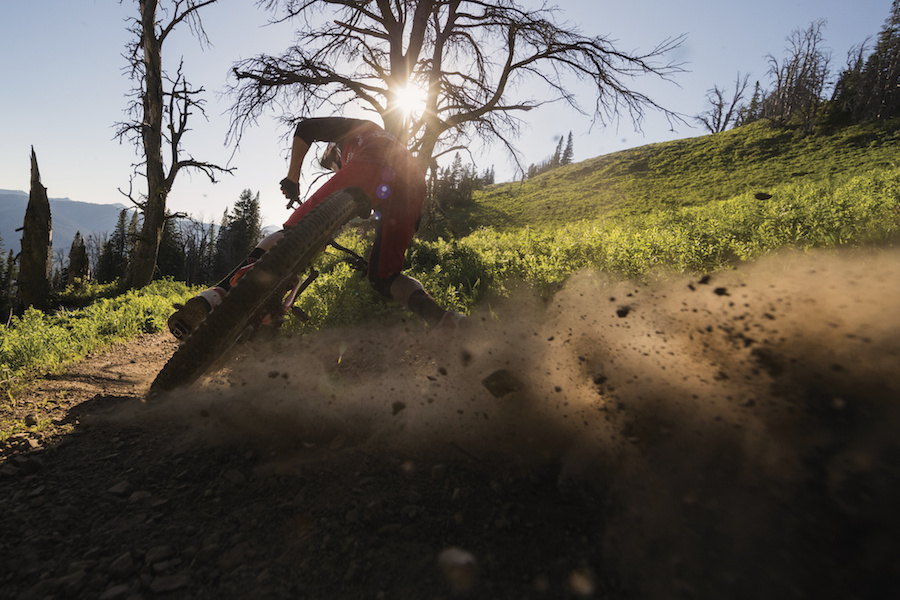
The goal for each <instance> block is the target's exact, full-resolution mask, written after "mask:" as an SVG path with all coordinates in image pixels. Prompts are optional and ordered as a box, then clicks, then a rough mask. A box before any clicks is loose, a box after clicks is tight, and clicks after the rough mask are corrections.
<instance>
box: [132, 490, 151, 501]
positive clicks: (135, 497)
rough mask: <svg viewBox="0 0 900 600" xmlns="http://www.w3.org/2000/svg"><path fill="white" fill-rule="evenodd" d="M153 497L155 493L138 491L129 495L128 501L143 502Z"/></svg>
mask: <svg viewBox="0 0 900 600" xmlns="http://www.w3.org/2000/svg"><path fill="white" fill-rule="evenodd" d="M152 497H153V494H151V493H150V492H144V491H137V492H134V493H133V494H131V495H130V496H129V497H128V502H132V503H134V502H143V501H144V500H149V499H150V498H152Z"/></svg>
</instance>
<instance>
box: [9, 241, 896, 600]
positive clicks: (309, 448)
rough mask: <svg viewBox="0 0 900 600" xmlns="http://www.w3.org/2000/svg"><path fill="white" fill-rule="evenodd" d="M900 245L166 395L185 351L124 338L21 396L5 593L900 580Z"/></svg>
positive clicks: (559, 307) (888, 583) (317, 354)
mask: <svg viewBox="0 0 900 600" xmlns="http://www.w3.org/2000/svg"><path fill="white" fill-rule="evenodd" d="M897 258H898V257H897V254H896V253H892V252H867V253H859V254H854V255H850V256H841V257H835V256H830V255H821V254H818V255H806V256H802V257H787V258H780V259H772V260H770V261H767V262H766V263H763V264H761V265H746V266H742V267H740V268H738V269H736V270H735V271H732V272H728V273H723V274H718V275H715V276H713V277H711V278H702V279H698V278H684V279H678V280H667V281H658V282H652V283H644V284H640V285H638V284H633V283H616V282H611V281H609V280H607V279H605V278H604V277H602V276H600V275H597V274H583V275H581V276H578V277H575V278H574V279H573V281H572V282H571V283H570V285H569V286H567V288H566V289H565V290H563V291H561V292H560V293H559V294H558V295H557V296H556V297H555V298H554V299H553V301H552V302H549V303H545V302H541V301H539V300H537V299H533V298H529V297H528V295H527V294H526V293H524V292H521V293H518V294H516V295H515V296H514V297H515V299H516V300H515V301H513V302H503V303H499V302H497V303H491V304H490V306H485V307H484V308H483V309H482V310H481V311H479V313H476V314H475V315H473V318H472V320H471V321H472V327H471V328H469V329H468V330H467V331H464V332H462V333H460V334H458V335H456V336H450V337H441V336H438V335H435V334H433V333H425V332H423V331H422V330H421V329H420V328H419V327H418V325H417V324H414V323H409V324H405V325H404V324H400V325H392V326H384V327H381V328H377V329H366V330H361V329H347V330H340V331H330V332H326V333H323V334H320V335H316V336H306V337H303V338H294V339H287V340H280V341H278V342H277V343H275V344H273V345H267V346H261V347H251V348H248V353H247V354H246V355H245V356H242V357H239V358H238V359H236V360H235V361H234V362H233V363H232V364H230V365H229V366H228V367H227V368H226V369H225V370H223V371H222V372H220V373H218V374H216V375H215V376H214V377H212V378H210V379H208V380H206V381H204V382H202V384H201V385H199V386H198V387H196V388H194V389H191V390H181V391H178V392H176V393H173V394H172V395H171V396H169V397H167V398H164V399H162V401H160V402H159V403H155V404H146V403H145V402H144V401H143V396H144V394H145V392H146V390H147V388H148V386H149V384H150V382H151V381H152V378H153V377H154V375H155V373H156V372H157V371H158V370H159V369H160V368H161V367H162V365H163V364H164V362H165V360H166V359H167V358H168V356H169V355H170V354H171V353H172V351H173V350H174V349H175V346H174V344H173V343H172V342H171V341H170V340H169V339H167V337H166V336H165V335H154V336H146V337H143V338H141V339H138V340H135V341H133V342H131V343H129V344H123V345H120V346H117V347H114V348H112V349H110V350H109V351H108V352H106V353H103V354H102V355H97V356H91V357H88V358H87V359H86V360H84V361H82V362H79V363H78V364H75V365H72V366H71V368H69V369H68V370H67V371H65V372H64V373H62V374H59V375H54V376H51V377H47V378H44V379H42V380H40V381H37V382H35V383H34V384H33V385H32V386H31V387H30V388H29V389H28V390H25V391H23V392H20V393H16V394H15V395H13V396H12V397H10V398H9V400H8V401H7V402H5V403H4V406H3V408H2V409H0V420H2V421H3V422H4V423H6V424H8V423H11V422H13V421H16V422H20V423H24V424H26V425H27V431H26V432H25V433H20V434H16V435H14V436H12V437H11V438H10V439H9V440H8V441H7V443H6V444H5V446H4V447H3V448H2V463H0V597H2V598H16V599H18V598H22V599H26V598H67V597H71V598H104V599H114V598H123V599H124V598H147V599H151V598H217V599H219V598H328V599H333V598H416V599H419V598H428V599H432V598H435V599H437V598H454V597H462V598H515V599H523V598H761V597H765V598H881V597H890V596H893V595H896V593H897V589H898V583H900V561H898V558H897V557H898V556H900V517H898V513H897V509H896V507H897V506H898V502H900V438H898V436H897V433H896V432H897V425H898V423H900V419H898V402H900V382H898V379H900V377H898V373H900V311H898V301H897V298H898V297H900V261H898V259H897ZM6 426H7V425H4V427H6Z"/></svg>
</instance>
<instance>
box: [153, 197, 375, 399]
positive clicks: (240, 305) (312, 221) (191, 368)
mask: <svg viewBox="0 0 900 600" xmlns="http://www.w3.org/2000/svg"><path fill="white" fill-rule="evenodd" d="M370 214H371V202H370V200H369V198H368V196H367V195H366V193H365V192H364V191H363V190H361V189H360V188H355V187H352V188H347V189H344V190H340V191H338V192H335V193H333V194H331V195H330V196H328V197H327V198H325V199H324V200H323V201H322V202H320V203H319V204H318V205H317V206H316V207H315V208H313V209H312V210H311V211H310V212H309V214H308V215H307V216H306V217H304V218H303V219H302V220H301V221H300V222H299V223H297V224H296V225H294V226H293V227H290V228H287V229H286V230H285V233H284V236H283V237H282V238H281V239H280V240H279V241H278V243H276V244H275V245H274V246H273V247H272V248H271V249H269V250H268V251H267V252H266V253H265V254H263V255H262V256H261V257H260V258H259V260H257V261H256V262H255V263H253V264H252V266H251V268H248V269H247V270H246V272H245V273H244V274H243V276H242V277H241V278H240V279H239V280H238V281H237V283H236V284H235V285H234V286H233V287H232V288H231V289H230V290H228V293H226V294H225V297H224V298H223V299H222V302H221V304H219V305H218V306H216V307H215V308H214V309H213V310H212V311H211V312H210V313H209V315H208V316H207V317H206V319H205V320H204V321H202V322H201V323H200V324H199V325H198V326H197V327H196V329H194V331H193V332H191V334H190V336H188V338H187V339H186V340H185V341H184V343H182V344H181V346H180V347H179V348H178V350H176V351H175V354H173V355H172V357H171V358H170V359H169V361H168V362H167V363H166V365H165V366H164V367H163V368H162V370H161V371H160V372H159V374H158V375H157V376H156V379H155V380H154V381H153V383H152V384H151V386H150V392H149V396H148V397H149V398H155V397H157V396H159V395H160V394H161V393H164V392H167V391H171V390H173V389H175V388H178V387H184V386H189V385H191V384H193V383H195V382H196V381H197V380H198V379H199V378H200V377H202V376H203V375H204V374H206V373H207V372H208V371H210V370H211V369H212V368H213V367H214V366H215V365H216V364H217V363H218V362H219V361H220V359H222V358H223V357H224V356H225V355H226V354H228V353H229V352H230V351H231V350H232V348H234V346H235V345H236V344H239V343H242V342H244V341H246V340H248V339H249V338H250V337H251V336H252V335H253V334H254V333H256V332H257V331H259V330H260V328H262V327H264V326H266V325H269V324H272V323H278V322H280V320H281V319H282V318H283V317H284V316H285V315H286V314H287V313H288V312H290V311H291V309H292V307H293V303H294V301H295V300H296V299H297V297H298V296H299V294H301V293H302V292H303V290H304V289H306V286H308V285H309V284H310V283H311V281H312V280H313V279H314V278H315V276H316V275H317V273H316V271H315V270H314V269H312V268H311V265H312V263H313V262H314V261H315V259H316V258H317V257H318V256H319V255H320V254H321V253H322V252H323V251H324V250H325V248H326V247H327V246H328V245H335V244H334V243H333V239H334V236H335V235H337V233H338V232H339V231H340V229H341V228H343V227H344V225H346V224H347V223H348V222H349V221H350V220H352V219H354V218H356V217H360V218H363V219H365V218H368V217H369V215H370ZM335 247H337V248H339V249H341V250H347V249H345V248H343V247H341V246H338V245H335ZM348 252H349V250H348ZM354 256H356V255H354ZM356 258H357V259H358V260H360V261H363V260H364V259H362V258H361V257H359V256H356ZM305 272H309V274H308V275H307V277H306V278H302V277H301V275H303V274H304V273H305Z"/></svg>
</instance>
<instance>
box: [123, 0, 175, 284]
mask: <svg viewBox="0 0 900 600" xmlns="http://www.w3.org/2000/svg"><path fill="white" fill-rule="evenodd" d="M156 8H157V0H141V2H140V9H141V29H142V32H143V36H142V45H143V49H144V77H145V85H146V86H147V87H146V89H145V90H144V94H143V106H144V120H143V124H142V130H141V136H142V138H143V144H144V153H145V156H146V157H147V199H146V201H145V203H144V207H143V213H144V224H143V226H142V227H141V234H140V236H139V237H138V239H137V242H136V244H135V250H134V262H133V263H132V264H131V272H130V274H129V277H128V286H129V287H132V288H140V287H143V286H145V285H147V284H148V283H150V282H151V281H152V280H153V274H154V272H155V270H156V257H157V254H158V253H159V242H160V240H161V239H162V231H163V225H164V224H165V216H166V199H167V197H168V195H169V185H170V183H169V182H168V181H167V180H166V176H165V168H164V166H163V158H162V142H163V136H162V127H163V79H162V50H161V47H160V40H159V38H157V36H156V29H155V27H156Z"/></svg>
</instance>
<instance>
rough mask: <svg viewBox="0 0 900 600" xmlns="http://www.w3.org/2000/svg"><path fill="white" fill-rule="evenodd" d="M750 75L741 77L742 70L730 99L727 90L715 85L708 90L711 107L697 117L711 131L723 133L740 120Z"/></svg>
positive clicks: (707, 95)
mask: <svg viewBox="0 0 900 600" xmlns="http://www.w3.org/2000/svg"><path fill="white" fill-rule="evenodd" d="M749 80H750V75H749V74H747V75H744V77H743V78H742V77H741V74H740V72H739V73H738V74H737V76H736V77H735V79H734V93H733V94H732V96H731V100H730V101H729V100H728V99H727V98H726V96H725V90H724V89H719V86H714V87H713V89H711V90H709V91H707V92H706V101H707V102H709V104H710V107H709V109H708V110H706V112H702V113H700V114H699V115H697V116H696V117H695V119H696V120H697V121H699V122H700V124H702V125H703V126H704V127H705V128H706V130H707V131H709V132H710V133H721V132H723V131H725V130H726V129H728V127H729V126H730V125H732V124H734V123H736V122H737V121H738V117H739V111H740V107H741V101H742V100H743V99H744V93H745V92H746V91H747V83H748V81H749Z"/></svg>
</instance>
